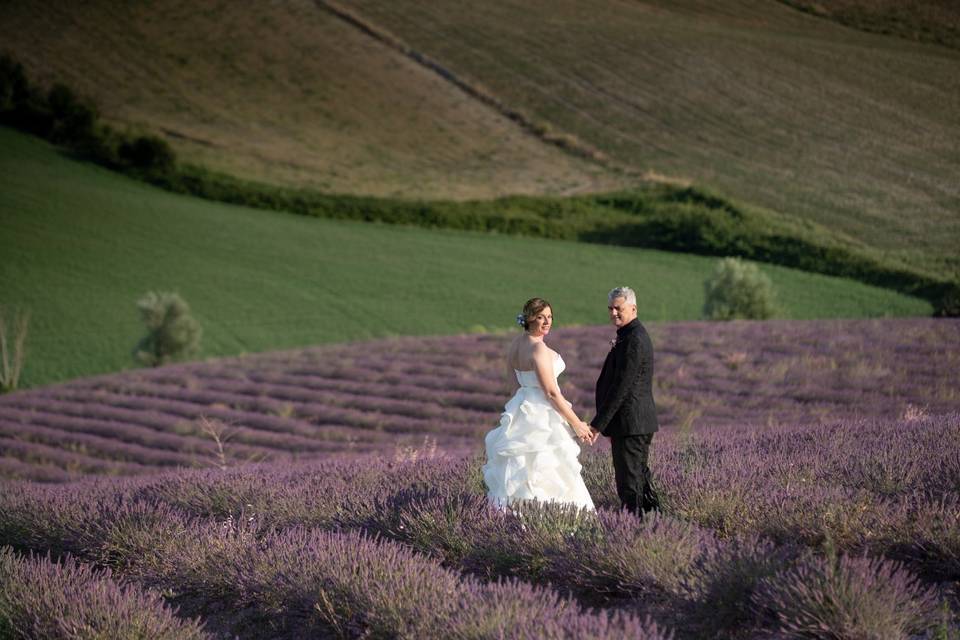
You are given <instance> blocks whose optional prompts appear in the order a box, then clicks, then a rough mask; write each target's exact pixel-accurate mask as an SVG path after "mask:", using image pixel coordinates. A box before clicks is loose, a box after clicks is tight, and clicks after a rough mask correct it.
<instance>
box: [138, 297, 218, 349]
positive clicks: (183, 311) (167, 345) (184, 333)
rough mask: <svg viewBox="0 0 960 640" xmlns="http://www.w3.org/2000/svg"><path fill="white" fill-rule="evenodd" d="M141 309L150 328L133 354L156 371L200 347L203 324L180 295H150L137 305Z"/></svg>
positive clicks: (144, 320)
mask: <svg viewBox="0 0 960 640" xmlns="http://www.w3.org/2000/svg"><path fill="white" fill-rule="evenodd" d="M137 308H138V309H139V310H140V317H141V319H142V320H143V323H144V324H145V325H147V335H145V336H144V337H143V338H142V339H141V340H140V342H138V343H137V346H136V347H135V348H134V350H133V353H134V357H135V358H136V359H137V360H139V361H140V362H142V363H144V364H147V365H150V366H151V367H156V366H159V365H161V364H164V363H166V362H169V361H170V360H173V359H174V358H179V357H181V356H185V355H189V354H191V353H194V352H196V351H197V349H198V348H199V347H200V336H201V335H202V333H203V331H202V329H201V327H200V323H198V322H197V321H196V320H195V319H194V318H193V316H191V315H190V307H189V305H187V303H186V302H185V301H184V299H183V298H181V297H180V296H179V295H178V294H176V293H158V292H155V291H150V292H149V293H147V294H146V295H144V296H143V297H142V298H140V299H139V300H138V301H137Z"/></svg>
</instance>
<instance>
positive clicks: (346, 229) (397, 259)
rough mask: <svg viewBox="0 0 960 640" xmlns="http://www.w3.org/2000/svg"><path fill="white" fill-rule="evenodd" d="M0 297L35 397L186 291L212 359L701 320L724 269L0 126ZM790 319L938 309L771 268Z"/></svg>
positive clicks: (107, 366)
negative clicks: (348, 212)
mask: <svg viewBox="0 0 960 640" xmlns="http://www.w3.org/2000/svg"><path fill="white" fill-rule="evenodd" d="M0 149H2V151H0V229H2V231H3V232H2V234H0V255H2V256H3V259H2V260H0V302H2V303H3V304H4V305H7V306H18V307H26V308H29V309H30V312H31V324H30V335H29V340H28V350H29V356H28V360H27V366H26V369H25V373H24V383H25V384H26V385H28V386H29V385H37V384H43V383H48V382H52V381H56V380H62V379H66V378H73V377H78V376H84V375H90V374H94V373H98V372H107V371H114V370H119V369H122V368H126V367H130V366H133V360H132V358H131V356H130V351H131V349H132V348H133V346H134V344H135V342H136V341H137V339H138V338H139V337H140V335H141V333H142V327H141V325H140V324H139V320H138V317H137V311H136V307H135V301H136V299H137V298H138V297H139V296H140V295H142V294H143V293H145V292H146V291H148V290H175V291H178V292H180V293H181V295H183V296H184V298H185V299H186V300H187V301H188V302H189V303H190V304H191V306H192V308H193V310H194V313H195V315H196V317H197V318H198V319H199V321H200V322H201V324H202V326H203V328H204V340H203V351H202V353H201V354H199V355H200V357H207V356H217V355H227V354H237V353H244V352H255V351H264V350H270V349H284V348H293V347H298V346H303V345H309V344H317V343H322V342H337V341H346V340H360V339H365V338H372V337H379V336H390V335H408V334H409V335H427V334H441V333H460V332H469V331H477V330H486V331H498V330H508V329H510V328H511V326H512V324H511V323H512V319H513V317H514V315H515V314H516V313H517V311H518V310H519V307H520V305H522V303H523V301H524V300H525V299H526V298H528V297H531V296H533V295H542V296H545V297H547V298H548V299H550V300H551V301H552V302H553V304H554V305H555V307H556V308H555V315H556V320H557V322H558V324H561V325H562V324H599V323H603V322H605V321H606V316H605V304H606V299H605V294H606V292H607V291H608V290H609V289H610V288H611V287H613V286H615V285H619V284H629V285H631V286H633V287H634V288H636V289H637V291H638V293H639V295H640V299H641V300H640V307H641V316H642V317H643V318H646V319H652V320H683V319H695V318H698V317H699V316H700V310H701V306H702V303H703V281H704V279H705V278H706V277H707V276H708V274H709V273H710V271H711V269H712V268H713V265H714V260H711V259H708V258H703V257H697V256H686V255H681V254H673V253H665V252H658V251H649V250H639V249H626V248H618V247H604V246H596V245H588V244H582V243H576V242H562V241H551V240H541V239H532V238H519V237H512V236H502V235H492V234H479V233H467V232H453V231H434V230H425V229H420V228H411V227H399V226H386V225H372V224H364V223H354V222H337V221H330V220H322V219H313V218H307V217H300V216H292V215H289V214H283V213H275V212H269V211H261V210H256V209H250V208H244V207H236V206H229V205H224V204H218V203H211V202H208V201H205V200H199V199H195V198H189V197H184V196H178V195H173V194H170V193H167V192H165V191H161V190H159V189H155V188H152V187H149V186H146V185H143V184H141V183H139V182H136V181H133V180H130V179H127V178H125V177H122V176H119V175H117V174H114V173H111V172H109V171H106V170H104V169H100V168H98V167H93V166H90V165H87V164H83V163H79V162H76V161H73V160H70V159H68V158H66V157H64V156H63V155H62V154H60V153H59V152H57V151H56V150H55V149H53V148H52V147H50V146H49V145H48V144H46V143H44V142H41V141H38V140H36V139H34V138H30V137H28V136H24V135H22V134H19V133H16V132H13V131H10V130H8V129H0ZM763 270H764V271H765V272H766V273H767V274H769V275H770V277H771V278H772V279H773V281H774V284H775V285H776V287H777V289H778V290H779V293H780V299H781V301H782V304H783V306H784V309H785V314H784V315H785V316H786V317H792V318H815V317H819V318H827V317H858V316H883V315H927V314H929V313H930V310H931V308H930V306H929V304H927V303H926V302H923V301H920V300H917V299H914V298H909V297H905V296H902V295H899V294H896V293H893V292H891V291H888V290H884V289H879V288H875V287H869V286H866V285H862V284H859V283H855V282H851V281H847V280H842V279H838V278H829V277H825V276H818V275H814V274H808V273H804V272H800V271H794V270H789V269H783V268H776V267H770V266H764V267H763Z"/></svg>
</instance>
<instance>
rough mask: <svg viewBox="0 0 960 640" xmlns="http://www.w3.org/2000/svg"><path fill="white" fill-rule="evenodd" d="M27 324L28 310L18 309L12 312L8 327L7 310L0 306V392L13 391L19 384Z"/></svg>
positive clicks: (28, 323) (28, 319)
mask: <svg viewBox="0 0 960 640" xmlns="http://www.w3.org/2000/svg"><path fill="white" fill-rule="evenodd" d="M29 325H30V314H29V312H27V311H22V310H19V309H18V310H16V311H14V312H13V318H12V319H11V326H9V327H8V326H7V310H6V309H5V308H3V307H0V393H6V392H7V391H13V390H14V389H16V388H17V385H19V384H20V373H21V372H22V371H23V361H24V359H25V358H26V350H25V349H24V345H25V344H26V341H27V328H28V326H29ZM11 343H12V344H11Z"/></svg>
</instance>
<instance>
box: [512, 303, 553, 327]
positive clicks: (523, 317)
mask: <svg viewBox="0 0 960 640" xmlns="http://www.w3.org/2000/svg"><path fill="white" fill-rule="evenodd" d="M547 307H550V303H549V302H547V301H546V300H544V299H543V298H530V299H529V300H527V303H526V304H525V305H523V313H521V314H520V316H518V317H517V320H518V321H519V324H520V325H521V326H522V327H523V329H524V331H526V329H527V324H528V323H529V322H530V321H531V320H533V319H534V318H536V317H537V314H538V313H540V312H541V311H543V310H544V309H546V308H547ZM550 308H552V307H550Z"/></svg>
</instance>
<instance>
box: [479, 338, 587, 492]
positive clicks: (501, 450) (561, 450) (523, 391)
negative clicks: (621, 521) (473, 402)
mask: <svg viewBox="0 0 960 640" xmlns="http://www.w3.org/2000/svg"><path fill="white" fill-rule="evenodd" d="M565 367H566V365H565V364H564V362H563V358H561V357H560V355H559V354H557V357H556V358H555V359H554V365H553V375H554V378H556V377H558V376H559V375H560V374H561V373H563V370H564V368H565ZM514 373H516V375H517V382H518V383H520V388H519V389H517V392H516V393H515V394H514V395H513V397H512V398H510V401H509V402H507V404H506V406H505V407H504V410H503V414H501V416H500V426H499V427H497V428H496V429H493V430H492V431H490V432H489V433H488V434H487V436H486V438H485V443H486V447H487V463H486V464H485V465H483V479H484V482H486V484H487V497H488V498H489V499H490V501H491V502H492V503H494V504H495V505H497V506H498V507H500V508H503V507H505V506H507V505H508V504H511V503H513V502H515V501H518V500H540V501H543V502H563V503H570V504H573V505H576V506H578V507H586V508H587V509H590V510H593V508H594V507H593V500H592V499H591V498H590V493H589V492H588V491H587V486H586V485H585V484H584V483H583V478H582V477H581V476H580V468H581V467H580V462H579V461H578V460H577V456H579V455H580V445H579V444H578V442H577V440H576V439H575V433H574V431H573V429H572V428H571V427H570V425H568V424H567V421H566V420H564V419H563V417H562V416H561V415H560V414H559V413H557V410H556V409H554V408H553V406H552V405H551V404H550V401H549V400H548V399H547V396H546V394H544V392H543V389H541V388H540V382H539V381H538V380H537V374H536V372H534V371H517V370H516V369H514Z"/></svg>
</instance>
